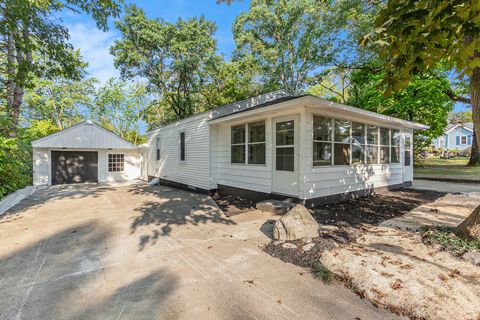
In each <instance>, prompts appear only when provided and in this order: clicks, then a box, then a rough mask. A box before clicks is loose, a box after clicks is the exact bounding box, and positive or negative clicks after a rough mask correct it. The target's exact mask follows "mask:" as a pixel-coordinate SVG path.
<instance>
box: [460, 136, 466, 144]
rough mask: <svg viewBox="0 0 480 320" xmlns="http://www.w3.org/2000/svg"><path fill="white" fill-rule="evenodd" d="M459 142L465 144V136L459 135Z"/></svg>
mask: <svg viewBox="0 0 480 320" xmlns="http://www.w3.org/2000/svg"><path fill="white" fill-rule="evenodd" d="M460 144H462V145H465V144H467V136H461V137H460Z"/></svg>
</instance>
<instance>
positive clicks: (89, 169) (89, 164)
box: [52, 151, 98, 184]
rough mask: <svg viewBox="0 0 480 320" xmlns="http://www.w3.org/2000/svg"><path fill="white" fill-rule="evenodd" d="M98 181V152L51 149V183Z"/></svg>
mask: <svg viewBox="0 0 480 320" xmlns="http://www.w3.org/2000/svg"><path fill="white" fill-rule="evenodd" d="M81 182H98V152H95V151H52V184H65V183H81Z"/></svg>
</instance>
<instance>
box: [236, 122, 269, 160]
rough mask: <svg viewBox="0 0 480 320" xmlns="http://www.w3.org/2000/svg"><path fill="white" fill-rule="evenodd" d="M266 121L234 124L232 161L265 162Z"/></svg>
mask: <svg viewBox="0 0 480 320" xmlns="http://www.w3.org/2000/svg"><path fill="white" fill-rule="evenodd" d="M265 154H266V142H265V121H259V122H254V123H249V124H246V125H245V124H242V125H238V126H232V128H231V163H241V164H245V163H247V164H265V159H266V156H265Z"/></svg>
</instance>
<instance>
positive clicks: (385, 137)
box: [380, 128, 390, 164]
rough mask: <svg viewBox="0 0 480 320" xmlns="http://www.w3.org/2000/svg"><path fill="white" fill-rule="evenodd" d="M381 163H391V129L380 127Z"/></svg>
mask: <svg viewBox="0 0 480 320" xmlns="http://www.w3.org/2000/svg"><path fill="white" fill-rule="evenodd" d="M380 163H381V164H385V163H390V129H387V128H380Z"/></svg>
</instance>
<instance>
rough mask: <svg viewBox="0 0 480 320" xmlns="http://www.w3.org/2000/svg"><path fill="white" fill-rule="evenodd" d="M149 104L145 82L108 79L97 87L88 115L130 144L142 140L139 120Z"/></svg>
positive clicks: (143, 140)
mask: <svg viewBox="0 0 480 320" xmlns="http://www.w3.org/2000/svg"><path fill="white" fill-rule="evenodd" d="M148 103H149V96H148V95H147V93H146V87H145V85H143V84H142V83H138V82H132V83H129V82H125V81H121V80H118V79H115V78H111V79H109V80H108V81H107V82H106V83H105V84H104V85H103V86H101V87H100V88H98V89H97V91H96V93H95V97H94V99H93V103H92V104H91V105H90V118H91V119H92V120H94V121H96V122H98V123H100V124H101V125H102V126H104V127H106V128H109V129H110V130H112V131H114V132H115V133H117V134H118V135H119V136H121V137H122V138H124V139H126V140H129V141H130V142H132V143H135V144H136V143H143V142H145V137H143V136H142V135H140V134H139V129H140V121H141V119H142V117H143V113H144V111H145V108H146V106H147V105H148Z"/></svg>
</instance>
